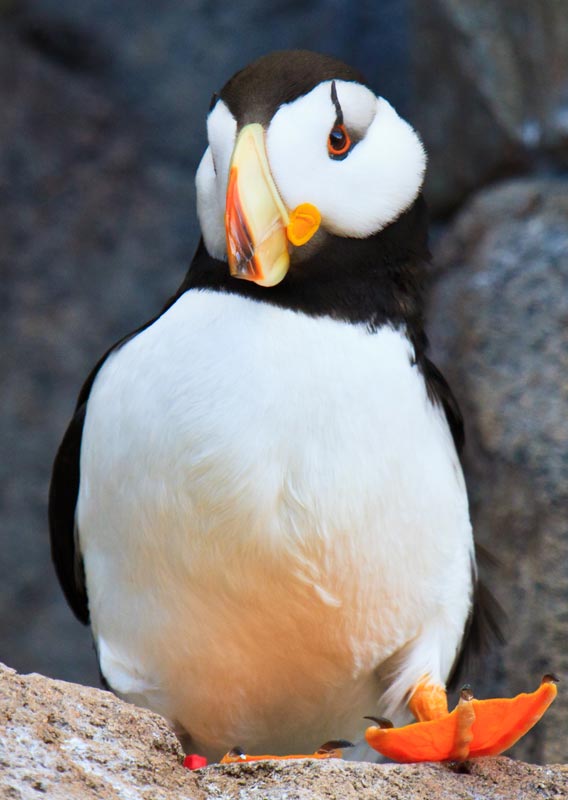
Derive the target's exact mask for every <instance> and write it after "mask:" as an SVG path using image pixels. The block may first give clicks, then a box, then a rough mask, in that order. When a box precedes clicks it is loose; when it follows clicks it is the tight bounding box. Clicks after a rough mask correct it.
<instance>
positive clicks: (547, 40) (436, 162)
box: [411, 0, 568, 213]
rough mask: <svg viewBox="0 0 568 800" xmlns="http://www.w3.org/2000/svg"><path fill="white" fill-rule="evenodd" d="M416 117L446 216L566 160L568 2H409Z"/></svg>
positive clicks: (431, 186)
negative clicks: (508, 181) (500, 185)
mask: <svg viewBox="0 0 568 800" xmlns="http://www.w3.org/2000/svg"><path fill="white" fill-rule="evenodd" d="M413 20H414V23H413V47H412V49H411V52H412V54H413V58H414V69H413V73H412V74H413V76H414V81H415V97H416V104H417V107H416V117H415V121H416V123H417V124H418V129H419V130H420V132H421V134H422V136H423V138H424V142H425V144H426V149H427V151H428V153H429V156H430V168H429V174H428V181H427V192H428V197H429V200H430V203H431V205H432V207H433V209H434V210H435V211H436V212H438V213H440V212H447V211H449V210H451V209H453V208H455V206H456V205H458V204H459V203H460V201H462V200H463V198H464V197H465V196H466V195H468V194H470V193H471V192H472V190H474V189H476V188H477V187H480V186H483V185H485V184H487V183H488V182H490V181H492V180H495V179H496V178H499V177H504V176H507V175H511V174H513V173H519V172H526V171H528V170H540V171H544V170H550V169H551V168H556V169H563V168H566V165H567V164H568V4H566V3H565V2H563V0H431V2H428V3H424V2H421V0H414V3H413Z"/></svg>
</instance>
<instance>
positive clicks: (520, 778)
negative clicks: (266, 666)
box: [0, 665, 568, 800]
mask: <svg viewBox="0 0 568 800" xmlns="http://www.w3.org/2000/svg"><path fill="white" fill-rule="evenodd" d="M567 793H568V767H566V766H554V767H536V766H531V765H528V764H522V763H518V762H515V761H511V760H510V759H508V758H497V759H482V760H480V761H479V762H477V763H475V764H471V765H468V766H467V767H465V768H463V767H462V768H461V769H451V768H449V767H448V766H445V765H440V764H411V765H395V764H385V765H377V764H365V763H357V762H346V761H337V760H333V761H332V760H330V761H310V760H305V761H291V762H290V761H288V762H276V761H266V762H257V763H251V764H234V765H228V766H221V765H212V766H209V767H206V768H204V769H201V770H197V771H195V772H189V771H188V770H186V769H184V768H183V766H182V753H181V750H180V748H179V745H178V743H177V740H176V738H175V737H174V735H173V734H172V733H171V731H170V730H169V729H168V727H167V725H166V723H165V722H164V720H162V719H161V717H158V716H157V715H156V714H152V713H151V712H150V711H146V710H144V709H139V708H136V707H135V706H132V705H129V704H127V703H124V702H122V701H121V700H118V699H116V698H115V697H113V695H111V694H109V693H108V692H102V691H99V690H97V689H91V688H86V687H83V686H77V685H74V684H70V683H64V682H62V681H53V680H49V679H46V678H44V677H42V676H41V675H28V676H20V675H18V674H16V673H15V672H14V671H13V670H10V669H8V668H7V667H3V666H1V665H0V798H1V799H2V800H36V799H37V798H38V797H42V796H45V797H49V798H50V800H75V799H76V800H91V798H92V800H248V798H250V799H251V800H253V799H254V798H257V799H258V800H260V798H262V800H324V799H325V800H332V799H333V798H341V800H386V799H387V798H388V799H389V800H431V798H432V797H436V798H439V800H450V799H451V800H471V798H472V797H475V798H476V799H477V800H510V798H513V797H519V798H520V797H522V798H523V800H532V798H535V800H536V798H538V800H561V798H564V797H566V795H567Z"/></svg>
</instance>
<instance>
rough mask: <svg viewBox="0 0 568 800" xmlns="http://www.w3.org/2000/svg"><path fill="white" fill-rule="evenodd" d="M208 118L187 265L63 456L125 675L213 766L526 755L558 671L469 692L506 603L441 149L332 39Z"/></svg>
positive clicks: (92, 391)
mask: <svg viewBox="0 0 568 800" xmlns="http://www.w3.org/2000/svg"><path fill="white" fill-rule="evenodd" d="M207 138H208V145H207V148H206V150H205V153H204V155H203V158H202V160H201V162H200V165H199V168H198V170H197V173H196V189H197V214H198V218H199V223H200V228H201V234H202V236H201V239H200V241H199V244H198V247H197V251H196V253H195V256H194V258H193V261H192V262H191V265H190V268H189V270H188V273H187V275H186V276H185V278H184V280H183V282H182V283H181V286H180V288H179V290H178V291H177V292H176V294H175V295H174V297H172V298H171V299H170V300H169V301H168V302H167V303H166V305H165V306H164V308H163V309H162V310H161V312H160V313H158V314H157V315H156V316H155V317H154V318H153V319H151V320H150V321H148V322H147V323H146V324H144V325H143V326H142V327H140V328H139V329H138V330H136V331H134V332H133V333H131V334H129V335H128V336H126V337H124V338H123V339H121V340H120V341H119V342H118V343H116V344H115V345H113V346H112V347H111V348H110V349H109V350H108V351H107V352H106V353H105V354H104V356H103V357H102V358H101V359H100V360H99V362H98V363H97V364H96V366H95V367H94V369H93V370H92V372H91V373H90V375H89V376H88V378H87V380H86V382H85V384H84V386H83V388H82V389H81V391H80V394H79V397H78V401H77V405H76V409H75V412H74V415H73V417H72V419H71V422H70V424H69V427H68V428H67V431H66V433H65V435H64V437H63V440H62V442H61V445H60V447H59V450H58V452H57V455H56V458H55V462H54V466H53V472H52V480H51V487H50V496H49V522H50V533H51V548H52V556H53V561H54V565H55V569H56V572H57V575H58V577H59V580H60V583H61V586H62V588H63V592H64V593H65V596H66V598H67V601H68V602H69V604H70V606H71V609H72V610H73V611H74V613H75V615H76V616H77V617H78V619H79V620H80V621H81V622H83V623H85V624H90V626H91V629H92V635H93V639H94V644H95V648H96V653H97V656H98V662H99V665H100V672H101V676H102V679H103V681H104V685H105V686H107V687H108V688H110V689H111V690H112V691H114V692H115V693H116V694H117V695H118V696H120V697H122V698H124V699H126V700H127V701H130V702H133V703H136V704H139V705H141V706H145V707H147V708H149V709H152V710H153V711H155V712H158V713H159V714H161V715H162V716H164V717H165V718H166V719H167V720H168V721H169V723H170V724H171V726H172V728H173V729H174V730H175V731H176V733H177V734H178V735H179V737H180V739H181V740H182V742H183V743H184V746H185V748H186V751H187V752H193V753H195V754H198V755H200V756H202V757H204V758H206V759H209V760H211V761H218V760H219V759H221V758H223V757H224V760H225V761H246V760H249V759H254V758H258V757H265V758H268V757H288V756H290V755H293V754H298V753H299V754H300V755H306V754H308V755H311V756H313V757H322V758H326V757H330V756H336V755H338V754H341V752H342V751H343V748H344V747H346V746H347V744H348V743H349V742H357V741H360V740H362V739H363V738H365V739H366V741H367V743H368V744H369V745H370V746H371V747H372V748H374V749H375V750H377V751H378V752H380V753H382V754H383V755H385V756H387V757H389V758H392V759H395V760H398V761H424V760H435V761H444V760H463V759H465V758H472V757H476V756H480V755H487V754H495V753H499V752H502V751H503V750H505V749H507V747H509V746H511V745H512V744H513V743H514V742H515V741H517V739H518V738H520V736H522V735H523V734H524V733H525V732H526V731H527V730H528V729H529V728H530V727H532V725H533V724H535V722H536V721H537V720H538V719H539V718H540V716H542V714H543V713H544V712H545V710H546V708H547V707H548V705H549V704H550V703H551V702H552V700H553V699H554V697H555V694H556V686H555V679H554V678H553V676H551V675H547V676H545V677H544V678H543V680H542V682H541V684H540V686H539V688H538V689H537V690H536V691H534V692H530V693H524V694H521V695H517V696H516V697H514V698H491V699H487V700H478V699H476V698H475V697H474V696H473V693H472V691H471V689H470V688H468V687H465V688H464V689H463V690H462V691H461V694H460V696H459V701H458V704H457V705H456V707H455V708H454V709H453V710H452V711H450V710H449V709H448V702H447V686H448V683H449V682H450V681H451V679H452V675H454V674H456V672H457V671H458V670H459V667H460V665H461V664H462V663H464V662H465V661H466V660H467V657H468V654H469V652H470V651H471V650H472V649H473V647H474V646H475V643H476V641H477V640H479V638H480V636H481V633H482V631H483V630H484V626H485V629H486V628H487V626H489V627H491V626H492V625H494V619H493V617H492V616H491V610H490V607H489V604H488V603H487V602H485V600H486V598H487V596H488V594H487V591H486V590H485V589H484V587H483V585H482V584H481V583H480V580H479V578H478V575H477V567H476V550H475V545H474V539H473V534H472V525H471V522H470V514H469V509H468V498H467V491H466V485H465V482H464V476H463V472H462V467H461V462H460V452H461V449H462V446H463V441H464V434H463V421H462V416H461V414H460V410H459V408H458V404H457V403H456V400H455V398H454V395H453V394H452V392H451V390H450V388H449V386H448V384H447V382H446V381H445V379H444V377H443V376H442V374H441V373H440V371H439V370H438V369H437V368H436V366H435V365H434V364H433V362H432V361H431V360H430V359H429V357H428V354H427V347H428V341H427V337H426V333H425V328H424V291H425V290H424V286H425V280H426V273H427V268H428V262H429V258H430V256H429V250H428V218H427V210H426V204H425V201H424V198H423V193H422V187H423V181H424V173H425V168H426V154H425V151H424V147H423V145H422V142H421V140H420V138H419V136H418V134H417V133H416V131H415V130H414V129H413V127H412V126H411V125H410V124H409V123H408V122H406V121H405V120H403V119H402V118H401V117H400V116H399V115H398V114H397V112H396V111H395V109H394V108H393V107H392V106H391V105H390V104H389V103H388V102H387V100H386V99H384V98H383V97H381V96H380V95H377V94H376V93H375V92H374V91H373V89H372V88H371V87H370V85H369V83H368V82H367V81H366V80H365V78H364V77H363V76H362V75H361V74H360V73H359V72H358V71H357V70H355V69H353V68H351V67H350V66H348V65H346V64H344V63H342V62H341V61H339V60H337V59H335V58H332V57H329V56H326V55H321V54H317V53H312V52H308V51H281V52H276V53H271V54H269V55H266V56H263V57H262V58H260V59H259V60H257V61H255V62H253V63H252V64H250V65H249V66H247V67H246V68H244V69H242V70H241V71H240V72H238V73H237V74H236V75H234V76H233V77H232V78H231V79H230V80H229V81H228V82H227V83H226V84H225V86H224V87H223V88H222V89H221V90H220V91H219V92H218V93H216V94H214V95H213V98H212V101H211V106H210V108H209V113H208V116H207ZM410 714H412V715H413V716H414V718H415V721H414V722H410V723H409V722H408V719H409V718H410ZM393 720H394V722H396V723H397V724H394V722H393ZM369 721H370V722H371V723H372V724H369ZM338 737H341V738H338ZM322 743H324V744H323V746H322ZM262 754H264V755H262ZM267 754H268V755H267Z"/></svg>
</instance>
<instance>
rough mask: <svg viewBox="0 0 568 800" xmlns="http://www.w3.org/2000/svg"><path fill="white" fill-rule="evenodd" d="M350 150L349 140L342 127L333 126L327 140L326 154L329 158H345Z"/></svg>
mask: <svg viewBox="0 0 568 800" xmlns="http://www.w3.org/2000/svg"><path fill="white" fill-rule="evenodd" d="M350 148H351V139H350V137H349V134H348V133H347V131H346V130H345V127H344V126H343V125H334V126H333V128H332V129H331V131H330V134H329V138H328V140H327V152H328V153H329V155H330V157H331V158H334V159H338V160H341V159H343V158H345V156H346V155H347V153H348V152H349V150H350Z"/></svg>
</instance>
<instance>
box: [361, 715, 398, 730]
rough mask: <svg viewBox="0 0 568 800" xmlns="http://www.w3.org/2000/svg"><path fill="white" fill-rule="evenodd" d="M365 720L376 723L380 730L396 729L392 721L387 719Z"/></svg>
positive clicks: (371, 718) (373, 718)
mask: <svg viewBox="0 0 568 800" xmlns="http://www.w3.org/2000/svg"><path fill="white" fill-rule="evenodd" d="M363 719H370V720H371V722H374V723H375V725H378V726H379V728H394V725H393V724H392V722H391V721H390V719H385V717H363Z"/></svg>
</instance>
